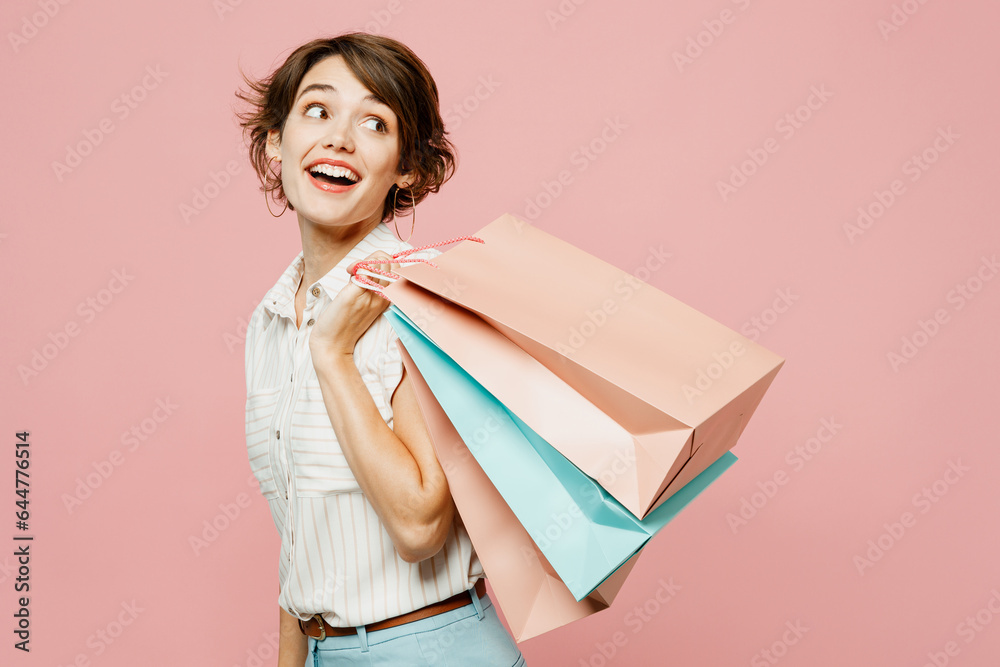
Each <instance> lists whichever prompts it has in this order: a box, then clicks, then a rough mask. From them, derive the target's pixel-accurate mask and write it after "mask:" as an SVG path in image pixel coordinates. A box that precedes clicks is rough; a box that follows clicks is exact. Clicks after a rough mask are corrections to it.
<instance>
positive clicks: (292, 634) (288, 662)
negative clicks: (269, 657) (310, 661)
mask: <svg viewBox="0 0 1000 667" xmlns="http://www.w3.org/2000/svg"><path fill="white" fill-rule="evenodd" d="M278 612H279V623H278V667H302V666H303V665H304V664H306V658H307V657H309V639H308V638H307V637H306V636H305V635H304V634H302V631H301V630H300V629H299V622H298V619H297V618H295V617H294V616H292V615H291V614H289V613H288V612H287V611H285V610H284V609H283V608H282V607H281V606H279V607H278Z"/></svg>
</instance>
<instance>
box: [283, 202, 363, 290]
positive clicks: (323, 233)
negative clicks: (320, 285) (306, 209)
mask: <svg viewBox="0 0 1000 667" xmlns="http://www.w3.org/2000/svg"><path fill="white" fill-rule="evenodd" d="M379 222H380V219H379V218H377V217H375V218H373V219H371V220H363V221H361V222H356V223H352V224H349V225H336V226H333V225H317V224H315V223H313V222H310V221H308V220H305V219H303V218H301V217H300V218H299V232H300V234H301V236H302V259H303V261H304V263H305V267H304V272H303V278H302V284H303V285H306V286H308V285H311V284H313V283H314V282H316V281H317V280H319V279H320V278H322V277H323V276H325V275H326V274H327V273H329V272H330V270H331V269H333V267H335V266H337V264H338V263H339V262H340V260H342V259H343V258H344V257H346V256H347V253H348V252H350V251H351V248H353V247H354V246H356V245H357V244H358V242H359V241H360V240H361V239H363V238H364V237H366V236H368V234H369V232H371V231H372V230H373V229H374V228H375V227H376V226H377V225H378V224H379Z"/></svg>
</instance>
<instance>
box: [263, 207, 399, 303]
mask: <svg viewBox="0 0 1000 667" xmlns="http://www.w3.org/2000/svg"><path fill="white" fill-rule="evenodd" d="M405 245H406V244H404V243H403V242H402V241H400V240H399V239H397V238H396V236H395V235H394V234H393V233H392V232H391V231H390V230H389V227H388V226H387V225H386V224H385V223H384V222H380V223H378V224H377V225H375V226H374V227H373V228H372V230H371V231H370V232H368V234H367V235H366V236H365V237H364V238H362V239H361V240H360V241H358V243H357V245H355V246H354V247H353V248H351V249H350V251H348V253H347V254H346V255H345V256H344V257H343V258H342V259H341V260H340V261H339V262H337V265H336V266H334V267H333V268H332V269H330V271H329V272H327V274H326V275H324V276H323V277H322V278H320V279H319V280H317V281H316V283H314V284H316V285H319V286H320V287H321V288H322V289H323V291H325V292H326V294H327V296H328V297H329V298H330V299H333V298H334V297H335V296H337V294H339V293H340V290H341V289H343V288H344V286H346V285H347V283H348V281H349V280H350V279H351V276H350V274H349V273H347V267H348V266H350V265H351V264H353V263H354V262H357V261H360V260H362V259H364V258H366V257H367V256H368V255H370V254H372V253H373V252H375V251H376V250H382V251H383V252H385V253H387V254H389V255H393V254H395V253H397V252H399V251H400V250H402V248H403V247H404V246H405ZM304 268H305V253H304V252H303V251H299V254H298V255H296V256H295V259H293V260H292V263H291V264H289V265H288V268H287V269H285V272H284V273H282V274H281V277H280V278H279V279H278V282H277V283H275V285H274V287H272V288H271V289H270V290H268V292H267V295H266V296H265V297H264V308H265V309H267V310H268V311H270V312H271V314H272V315H282V316H284V317H287V318H289V319H291V320H292V321H293V322H294V321H295V292H296V290H297V289H298V287H299V282H300V281H301V280H302V273H303V270H304ZM382 268H383V270H385V269H387V268H388V267H387V266H385V265H383V267H382ZM312 287H313V285H307V286H306V288H307V289H312Z"/></svg>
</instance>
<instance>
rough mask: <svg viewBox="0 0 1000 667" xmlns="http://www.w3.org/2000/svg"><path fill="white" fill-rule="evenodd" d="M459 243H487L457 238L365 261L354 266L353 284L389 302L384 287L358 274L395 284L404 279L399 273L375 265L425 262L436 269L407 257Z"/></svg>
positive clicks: (416, 258) (428, 262)
mask: <svg viewBox="0 0 1000 667" xmlns="http://www.w3.org/2000/svg"><path fill="white" fill-rule="evenodd" d="M458 241H476V242H478V243H486V241H484V240H483V239H481V238H479V237H478V236H456V237H455V238H453V239H448V240H447V241H438V242H437V243H429V244H427V245H422V246H419V247H416V248H410V249H409V250H400V251H399V252H397V253H395V254H394V255H393V256H392V257H391V258H389V259H363V260H361V261H360V262H356V263H355V264H354V270H353V271H351V282H352V283H354V284H355V285H357V286H358V287H360V288H361V289H366V290H369V291H372V292H375V293H376V294H378V295H379V296H381V297H382V298H383V299H385V300H386V301H388V300H389V297H387V296H386V295H385V294H383V293H382V289H383V286H382V285H380V284H379V283H377V282H375V281H374V280H369V279H368V278H367V277H366V276H365V275H358V272H359V271H363V272H364V273H365V274H368V275H370V276H372V277H375V275H376V274H378V275H380V276H383V277H385V278H390V279H391V281H392V282H395V281H396V280H398V279H400V278H402V276H401V275H399V274H398V273H395V272H394V271H383V270H382V269H376V268H374V267H373V265H374V264H391V263H396V264H407V263H411V262H424V263H425V264H430V265H431V266H433V267H434V268H435V269H436V268H437V264H435V263H434V262H432V261H430V260H429V259H423V258H421V257H409V258H407V255H410V254H411V253H415V252H417V251H418V250H427V249H428V248H435V247H437V246H442V245H448V244H450V243H457V242H458Z"/></svg>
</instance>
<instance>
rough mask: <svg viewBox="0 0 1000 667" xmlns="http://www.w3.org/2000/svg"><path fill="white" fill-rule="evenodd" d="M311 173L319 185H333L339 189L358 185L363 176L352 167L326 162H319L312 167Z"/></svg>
mask: <svg viewBox="0 0 1000 667" xmlns="http://www.w3.org/2000/svg"><path fill="white" fill-rule="evenodd" d="M309 175H310V176H312V177H313V178H314V179H315V180H316V182H317V183H318V184H319V185H326V186H333V187H335V188H337V189H340V188H347V187H350V186H352V185H356V184H357V183H358V181H360V180H361V177H360V176H358V174H357V173H356V172H355V171H354V170H352V169H348V168H347V167H342V166H339V165H337V166H334V165H330V164H326V163H319V164H316V165H313V166H312V167H310V168H309Z"/></svg>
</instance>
